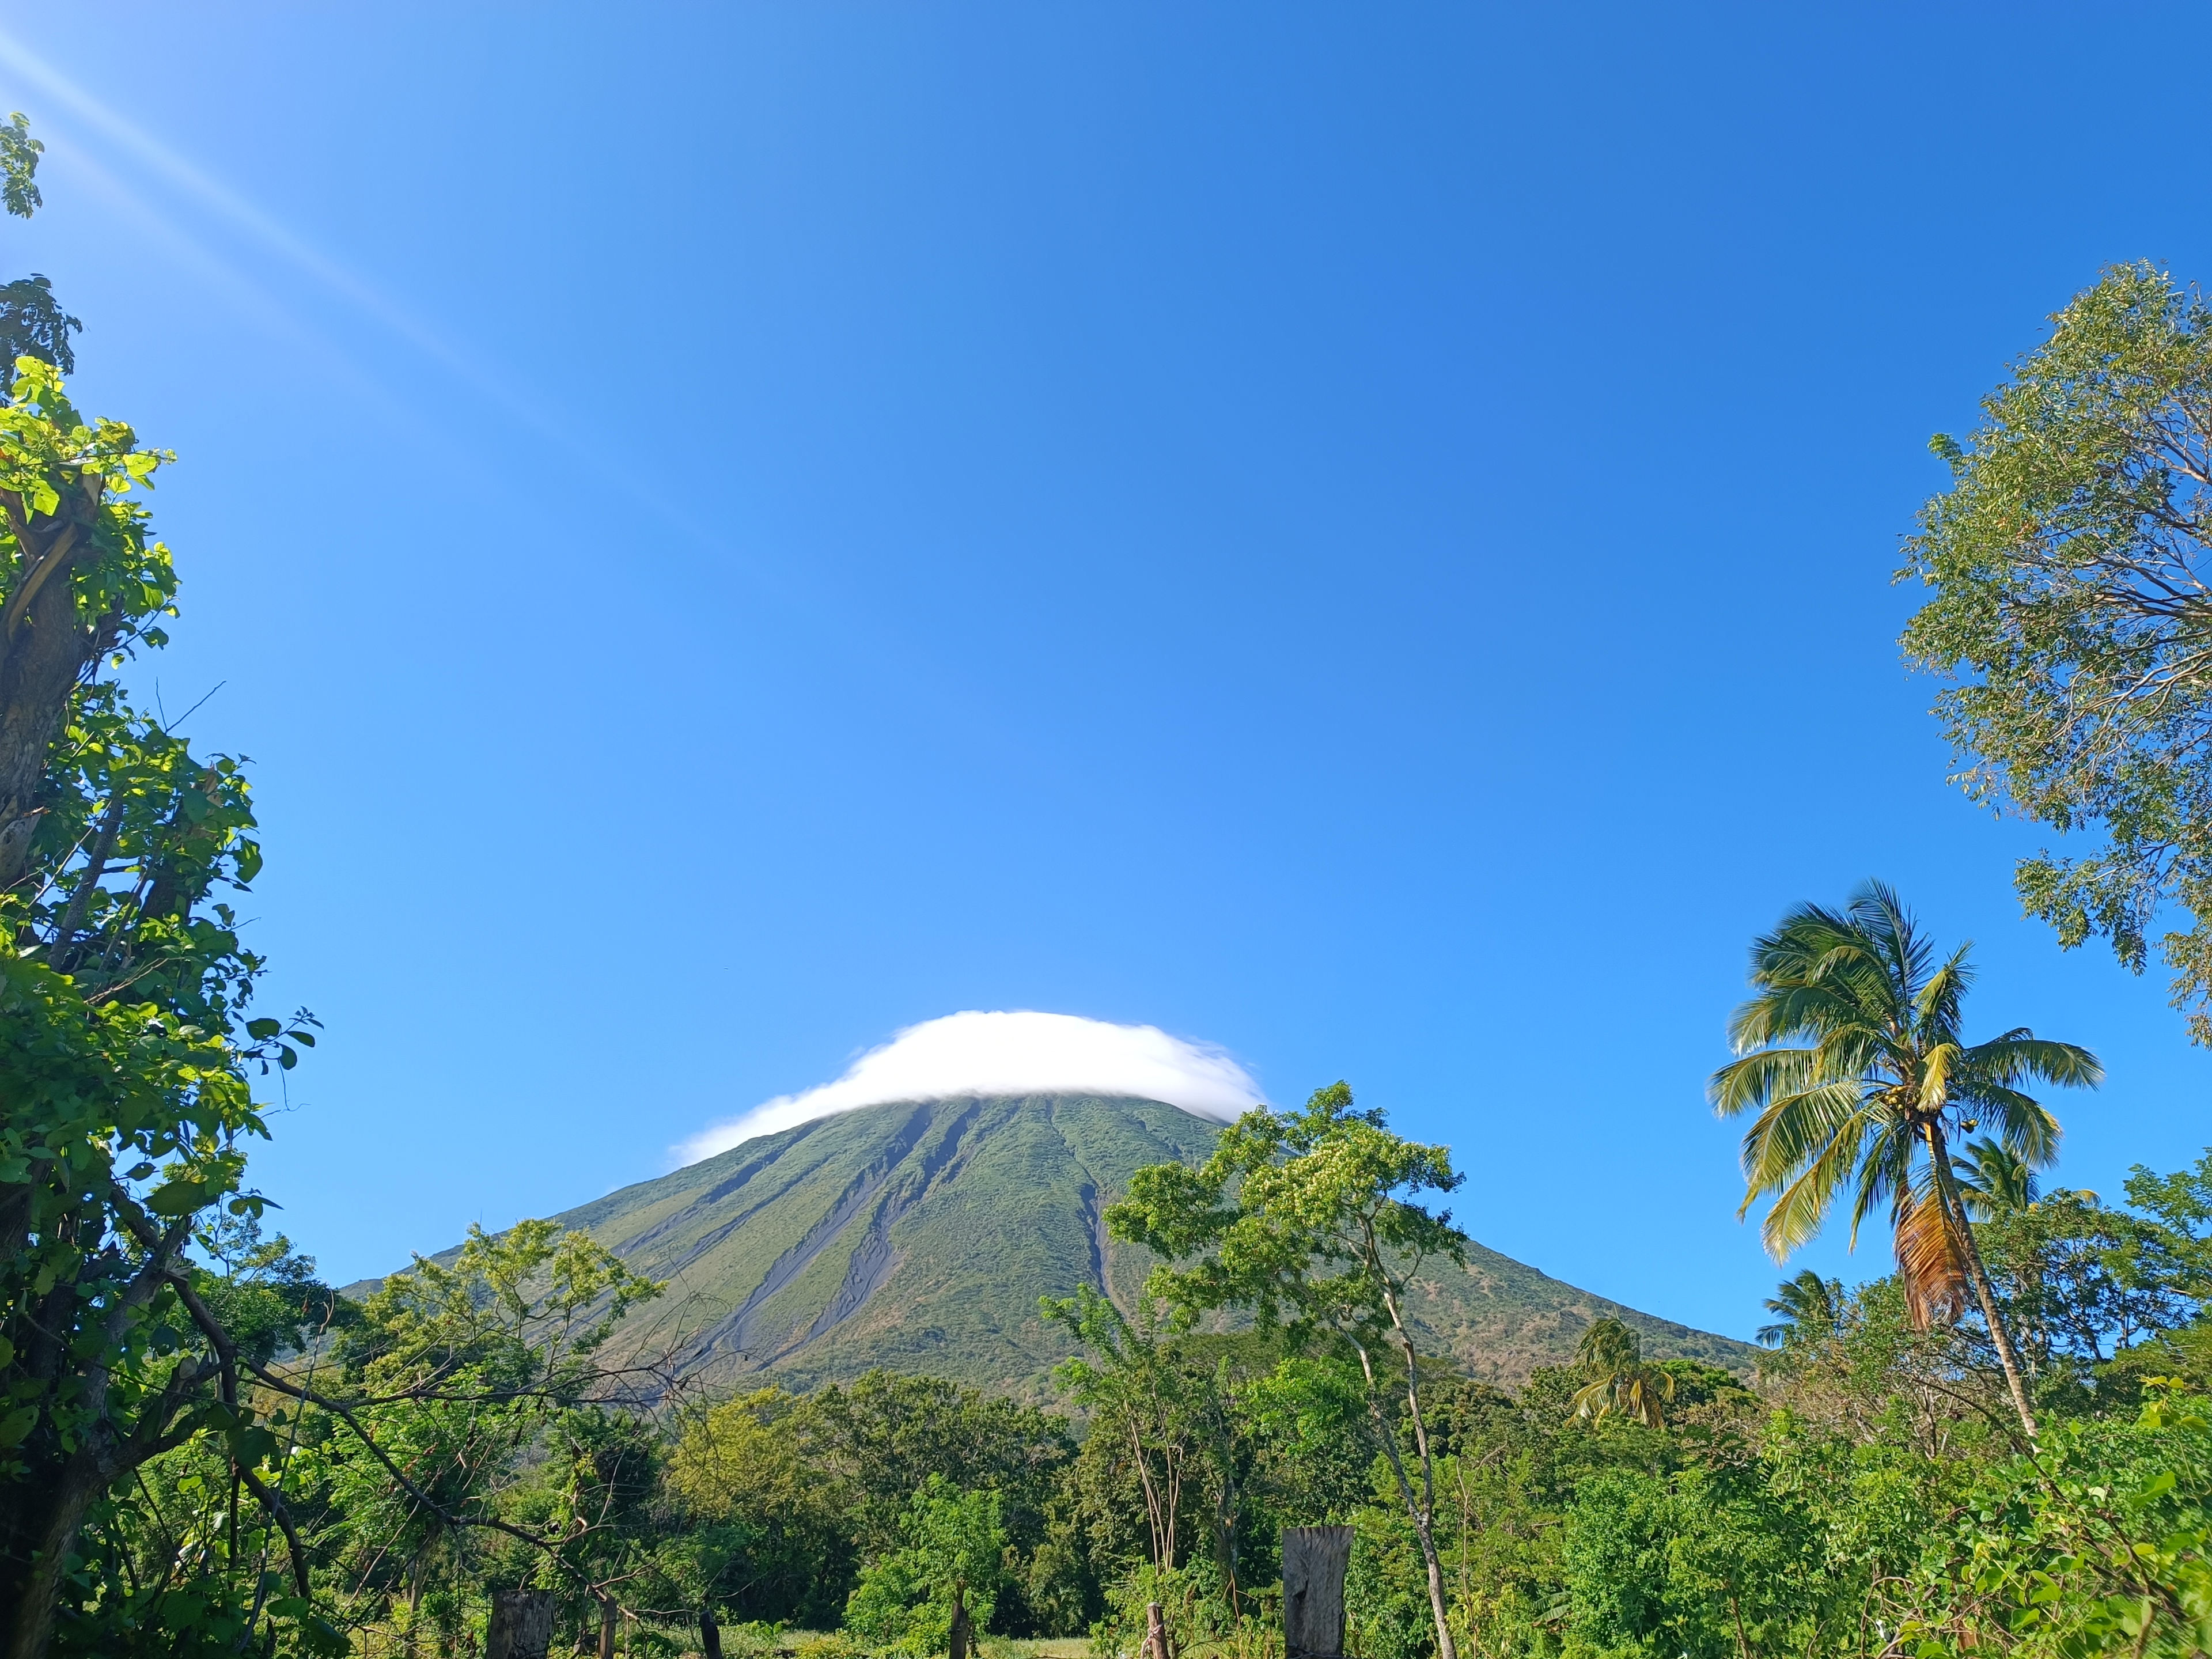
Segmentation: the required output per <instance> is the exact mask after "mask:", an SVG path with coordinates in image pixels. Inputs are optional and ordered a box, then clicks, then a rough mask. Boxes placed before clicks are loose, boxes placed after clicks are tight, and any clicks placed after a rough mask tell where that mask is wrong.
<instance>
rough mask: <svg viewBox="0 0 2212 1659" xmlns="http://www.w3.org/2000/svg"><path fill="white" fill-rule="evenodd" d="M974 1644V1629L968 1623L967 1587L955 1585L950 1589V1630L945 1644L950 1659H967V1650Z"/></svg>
mask: <svg viewBox="0 0 2212 1659" xmlns="http://www.w3.org/2000/svg"><path fill="white" fill-rule="evenodd" d="M946 1645H947V1646H948V1647H949V1648H950V1649H951V1659H968V1650H969V1649H970V1648H971V1647H973V1646H974V1645H975V1629H974V1627H973V1626H971V1625H970V1624H969V1621H968V1586H967V1585H965V1584H955V1585H954V1586H953V1587H952V1629H951V1632H950V1639H949V1640H948V1642H947V1644H946Z"/></svg>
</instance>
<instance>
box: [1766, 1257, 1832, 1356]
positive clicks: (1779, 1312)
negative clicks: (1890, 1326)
mask: <svg viewBox="0 0 2212 1659" xmlns="http://www.w3.org/2000/svg"><path fill="white" fill-rule="evenodd" d="M1766 1311H1767V1312H1769V1313H1771V1314H1774V1315H1776V1316H1778V1317H1777V1318H1776V1320H1775V1322H1774V1323H1772V1324H1771V1325H1762V1326H1760V1327H1759V1340H1760V1341H1761V1342H1763V1343H1765V1345H1766V1346H1768V1347H1770V1348H1778V1347H1780V1346H1782V1345H1783V1344H1784V1343H1785V1342H1787V1341H1788V1340H1790V1338H1791V1337H1793V1336H1813V1335H1820V1336H1825V1335H1826V1334H1828V1333H1829V1332H1830V1331H1832V1330H1833V1329H1835V1328H1836V1321H1837V1320H1838V1319H1839V1318H1841V1317H1842V1316H1843V1311H1844V1281H1843V1280H1842V1279H1823V1278H1821V1277H1820V1274H1819V1273H1815V1272H1814V1270H1813V1269H1812V1268H1810V1267H1808V1268H1806V1269H1805V1271H1804V1272H1802V1273H1799V1274H1798V1275H1797V1277H1796V1278H1795V1279H1784V1280H1783V1281H1782V1284H1781V1285H1780V1287H1779V1288H1778V1289H1777V1290H1776V1291H1775V1292H1774V1294H1773V1295H1772V1296H1770V1297H1767V1298H1766Z"/></svg>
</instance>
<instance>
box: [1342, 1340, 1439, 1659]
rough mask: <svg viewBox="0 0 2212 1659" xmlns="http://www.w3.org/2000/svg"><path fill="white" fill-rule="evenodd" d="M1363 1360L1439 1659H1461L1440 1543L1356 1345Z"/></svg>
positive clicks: (1379, 1436)
mask: <svg viewBox="0 0 2212 1659" xmlns="http://www.w3.org/2000/svg"><path fill="white" fill-rule="evenodd" d="M1353 1352H1356V1353H1357V1354H1358V1356H1359V1370H1360V1373H1361V1375H1362V1376H1364V1377H1365V1378H1366V1379H1367V1413H1368V1415H1369V1416H1370V1417H1372V1418H1373V1419H1375V1437H1376V1439H1377V1440H1379V1441H1381V1442H1382V1443H1383V1455H1384V1456H1385V1457H1387V1458H1389V1461H1390V1473H1391V1474H1393V1475H1395V1477H1397V1481H1398V1496H1399V1497H1400V1498H1402V1499H1403V1500H1404V1501H1405V1504H1406V1514H1407V1516H1408V1517H1409V1518H1410V1519H1411V1520H1412V1521H1413V1535H1414V1536H1415V1537H1416V1538H1418V1539H1419V1541H1420V1544H1421V1560H1422V1562H1423V1564H1424V1565H1425V1566H1426V1567H1427V1569H1428V1577H1429V1616H1430V1617H1431V1619H1433V1620H1435V1621H1436V1626H1437V1659H1459V1644H1457V1643H1456V1642H1455V1641H1453V1640H1452V1633H1451V1617H1450V1611H1449V1608H1448V1607H1446V1606H1445V1603H1444V1564H1443V1559H1442V1558H1441V1557H1439V1556H1438V1555H1437V1541H1436V1535H1435V1533H1434V1530H1433V1529H1432V1528H1431V1525H1430V1514H1429V1510H1427V1509H1426V1508H1425V1507H1424V1506H1423V1505H1422V1503H1421V1500H1420V1498H1419V1495H1418V1494H1417V1493H1416V1492H1414V1491H1413V1481H1412V1480H1409V1479H1408V1478H1407V1474H1406V1460H1405V1458H1404V1457H1403V1456H1402V1455H1400V1453H1399V1450H1398V1436H1397V1433H1396V1431H1395V1430H1393V1429H1392V1428H1391V1426H1390V1419H1389V1418H1387V1417H1385V1416H1384V1415H1383V1401H1382V1396H1381V1394H1380V1391H1379V1390H1378V1389H1376V1383H1375V1367H1374V1365H1373V1364H1372V1363H1371V1362H1370V1360H1369V1358H1368V1356H1367V1350H1366V1349H1365V1348H1364V1347H1361V1346H1358V1344H1357V1343H1355V1344H1354V1345H1353Z"/></svg>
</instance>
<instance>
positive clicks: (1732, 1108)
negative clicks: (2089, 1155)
mask: <svg viewBox="0 0 2212 1659" xmlns="http://www.w3.org/2000/svg"><path fill="white" fill-rule="evenodd" d="M1972 981H1973V969H1972V967H1970V966H1969V964H1968V963H1967V961H1966V946H1964V945H1961V946H1960V948H1959V949H1958V950H1956V951H1953V952H1952V953H1951V954H1950V955H1949V956H1948V957H1945V958H1943V959H1942V961H1941V962H1938V961H1937V960H1936V953H1935V951H1934V948H1933V947H1932V946H1931V945H1929V942H1928V941H1927V939H1924V938H1923V937H1922V935H1921V933H1920V932H1919V930H1918V928H1917V927H1916V925H1915V924H1914V921H1913V919H1912V917H1911V914H1910V913H1909V912H1908V911H1907V910H1906V909H1905V905H1904V903H1903V902H1902V901H1901V900H1900V899H1899V897H1898V896H1897V894H1896V893H1895V892H1894V891H1893V890H1892V889H1890V888H1889V887H1887V886H1886V885H1884V884H1881V883H1880V882H1869V883H1868V884H1865V885H1864V886H1863V887H1861V888H1860V889H1858V890H1857V891H1856V892H1854V893H1853V894H1852V895H1851V896H1850V899H1849V900H1848V901H1847V902H1845V905H1844V908H1843V909H1841V910H1833V909H1830V908H1826V907H1825V906H1822V905H1817V904H1804V905H1800V906H1799V907H1797V908H1796V909H1794V910H1792V911H1791V912H1790V914H1789V915H1786V916H1784V918H1783V919H1782V922H1781V925H1780V926H1778V927H1776V928H1775V929H1774V931H1773V932H1772V933H1767V934H1765V935H1764V936H1762V937H1761V938H1759V939H1757V940H1756V941H1754V942H1753V945H1752V951H1751V983H1752V987H1753V995H1752V997H1751V1000H1749V1001H1747V1002H1746V1003H1745V1004H1744V1005H1743V1006H1741V1007H1740V1008H1738V1009H1737V1010H1736V1012H1735V1017H1734V1018H1732V1019H1731V1020H1730V1021H1729V1042H1730V1043H1731V1044H1732V1046H1733V1047H1734V1048H1735V1052H1736V1054H1737V1058H1736V1059H1735V1060H1731V1061H1730V1062H1729V1064H1728V1065H1726V1066H1722V1067H1721V1069H1720V1070H1719V1071H1717V1072H1716V1073H1713V1077H1712V1082H1711V1085H1710V1093H1711V1097H1712V1102H1713V1108H1714V1109H1715V1110H1716V1111H1717V1112H1718V1113H1719V1114H1720V1115H1722V1116H1723V1117H1734V1116H1736V1115H1739V1114H1741V1113H1744V1112H1751V1113H1753V1114H1755V1115H1754V1117H1753V1121H1752V1125H1751V1127H1750V1128H1749V1129H1748V1130H1747V1131H1746V1132H1745V1133H1744V1137H1743V1173H1744V1195H1743V1205H1742V1207H1741V1209H1740V1210H1739V1211H1738V1212H1737V1213H1738V1214H1741V1213H1743V1212H1746V1211H1748V1210H1749V1209H1750V1208H1751V1206H1752V1205H1753V1204H1754V1203H1756V1202H1757V1201H1758V1200H1760V1199H1761V1198H1765V1197H1770V1196H1771V1198H1772V1200H1773V1203H1772V1204H1771V1206H1770V1207H1769V1208H1768V1210H1767V1212H1766V1217H1765V1222H1764V1223H1763V1224H1762V1225H1761V1228H1760V1232H1761V1236H1762V1237H1763V1238H1764V1240H1765V1244H1766V1248H1767V1250H1768V1252H1769V1253H1770V1254H1771V1255H1773V1256H1774V1258H1775V1259H1776V1260H1777V1261H1784V1260H1786V1259H1787V1258H1788V1256H1789V1255H1790V1252H1791V1251H1792V1250H1795V1249H1797V1248H1798V1247H1800V1246H1801V1245H1802V1244H1804V1243H1806V1242H1807V1241H1808V1240H1809V1239H1811V1238H1812V1237H1814V1234H1816V1233H1818V1232H1819V1231H1820V1228H1821V1226H1822V1225H1823V1224H1824V1223H1826V1220H1827V1218H1828V1215H1829V1212H1831V1211H1832V1209H1833V1208H1834V1207H1835V1205H1836V1201H1837V1200H1838V1199H1839V1198H1840V1197H1842V1196H1843V1195H1844V1194H1845V1193H1846V1192H1849V1193H1850V1200H1851V1237H1852V1240H1853V1242H1854V1243H1856V1242H1857V1237H1858V1230H1859V1228H1860V1226H1861V1225H1862V1224H1863V1223H1864V1222H1865V1221H1866V1219H1867V1218H1869V1216H1873V1215H1875V1214H1877V1213H1878V1212H1881V1210H1882V1209H1883V1208H1885V1207H1887V1210H1888V1211H1889V1222H1890V1227H1891V1231H1892V1234H1893V1238H1894V1241H1895V1243H1896V1247H1897V1265H1898V1273H1899V1278H1900V1279H1902V1280H1903V1281H1904V1285H1905V1294H1906V1297H1907V1301H1908V1304H1909V1305H1910V1306H1911V1309H1912V1310H1913V1315H1914V1317H1915V1318H1916V1319H1917V1320H1919V1321H1921V1322H1923V1323H1925V1322H1934V1321H1936V1320H1937V1319H1941V1318H1945V1317H1955V1316H1957V1314H1958V1312H1959V1311H1960V1310H1961V1308H1962V1307H1963V1304H1964V1300H1965V1296H1964V1292H1965V1290H1966V1287H1967V1286H1968V1285H1971V1287H1972V1293H1973V1296H1974V1298H1975V1300H1976V1301H1978V1303H1979V1304H1980V1305H1981V1310H1982V1316H1983V1317H1984V1319H1985V1320H1986V1321H1987V1322H1989V1328H1990V1341H1991V1342H1992V1343H1993V1344H1994V1345H1995V1346H1996V1353H1997V1363H1998V1364H1999V1365H2001V1366H2002V1368H2003V1370H2004V1376H2005V1385H2006V1387H2007V1388H2008V1389H2009V1390H2010V1392H2011V1395H2012V1401H2013V1406H2014V1407H2015V1410H2017V1411H2018V1412H2019V1413H2020V1422H2021V1428H2022V1429H2023V1430H2024V1431H2026V1432H2027V1436H2028V1437H2029V1438H2030V1439H2031V1440H2032V1439H2033V1438H2034V1437H2035V1434H2036V1426H2035V1413H2034V1412H2033V1410H2032V1409H2031V1408H2030V1407H2029V1405H2028V1401H2027V1384H2026V1383H2025V1382H2024V1381H2023V1379H2022V1376H2021V1366H2020V1359H2019V1356H2018V1354H2017V1352H2015V1348H2014V1346H2013V1342H2012V1337H2011V1334H2010V1333H2009V1332H2008V1330H2007V1329H2006V1328H2005V1323H2004V1319H2003V1316H2002V1314H2001V1313H2000V1312H1999V1310H1998V1308H1997V1302H1996V1293H1995V1292H1994V1291H1992V1290H1991V1289H1990V1276H1989V1273H1987V1271H1986V1270H1985V1269H1984V1267H1983V1266H1982V1258H1981V1253H1980V1251H1979V1250H1978V1249H1977V1248H1976V1246H1975V1243H1974V1237H1973V1230H1972V1228H1971V1227H1970V1226H1968V1225H1967V1224H1966V1212H1965V1210H1964V1209H1963V1207H1962V1206H1961V1204H1960V1197H1959V1188H1958V1182H1957V1179H1956V1177H1955V1176H1954V1174H1953V1172H1952V1167H1951V1152H1950V1144H1951V1140H1952V1138H1953V1137H1954V1135H1956V1136H1962V1135H1963V1134H1964V1133H1966V1131H1968V1130H1969V1129H1971V1128H1974V1127H1982V1126H1983V1125H1987V1126H1988V1127H1989V1128H1990V1131H1991V1132H1992V1133H1991V1139H1995V1140H1996V1141H1997V1142H1998V1143H1999V1144H2000V1145H2002V1146H2003V1148H2004V1149H2005V1151H2006V1152H2008V1153H2010V1154H2011V1155H2012V1156H2013V1157H2014V1158H2018V1159H2019V1160H2020V1161H2021V1163H2022V1164H2026V1165H2027V1166H2028V1167H2030V1168H2035V1167H2041V1166H2047V1165H2048V1164H2050V1163H2051V1161H2052V1159H2053V1158H2055V1157H2056V1156H2057V1149H2058V1133H2059V1131H2058V1122H2057V1119H2055V1118H2054V1117H2052V1116H2051V1114H2050V1113H2049V1112H2048V1111H2046V1110H2045V1109H2044V1107H2043V1106H2042V1104H2041V1103H2039V1102H2038V1101H2037V1100H2035V1099H2034V1097H2032V1096H2030V1095H2027V1094H2026V1093H2023V1092H2022V1091H2021V1086H2020V1085H2022V1084H2026V1083H2033V1082H2045V1083H2053V1084H2058V1085H2065V1086H2081V1087H2088V1088H2093V1087H2095V1086H2096V1085H2097V1084H2098V1083H2100V1081H2102V1080H2103V1078H2104V1068H2103V1067H2102V1066H2100V1065H2099V1064H2098V1062H2097V1058H2096V1056H2095V1055H2093V1054H2091V1053H2090V1052H2089V1051H2088V1050H2087V1049H2086V1048H2076V1047H2075V1046H2074V1045H2073V1044H2072V1043H2069V1042H2049V1041H2047V1040H2045V1039H2043V1038H2039V1037H2038V1036H2036V1035H2035V1034H2034V1033H2033V1032H2032V1031H2030V1030H2027V1028H2026V1027H2025V1026H2022V1027H2020V1028H2017V1029H2015V1030H2009V1031H2007V1032H2004V1033H2003V1034H2002V1035H2001V1036H1995V1037H1991V1038H1990V1039H1989V1040H1988V1041H1987V1042H1978V1043H1974V1044H1971V1045H1970V1044H1968V1043H1967V1042H1966V1040H1965V1039H1964V1037H1963V1036H1961V1035H1960V1008H1959V1005H1960V1001H1961V1000H1963V999H1964V997H1965V995H1966V988H1967V987H1968V986H1969V985H1971V984H1972Z"/></svg>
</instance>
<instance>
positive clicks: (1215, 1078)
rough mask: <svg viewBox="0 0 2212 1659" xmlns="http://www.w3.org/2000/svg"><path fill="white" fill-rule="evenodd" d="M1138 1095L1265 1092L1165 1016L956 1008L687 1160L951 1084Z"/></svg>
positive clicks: (1224, 1111) (1190, 1102)
mask: <svg viewBox="0 0 2212 1659" xmlns="http://www.w3.org/2000/svg"><path fill="white" fill-rule="evenodd" d="M1075 1092H1082V1093H1085V1094H1099V1095H1135V1096H1137V1097H1140V1098H1142V1099H1146V1100H1162V1101H1165V1102H1166V1103H1168V1104H1169V1105H1170V1106H1180V1107H1182V1109H1184V1110H1185V1111H1187V1112H1195V1113H1196V1114H1198V1115H1200V1117H1210V1118H1214V1119H1217V1120H1218V1121H1221V1122H1224V1123H1225V1122H1227V1121H1230V1120H1231V1119H1232V1118H1234V1117H1236V1116H1237V1115H1238V1114H1239V1113H1241V1112H1243V1110H1244V1109H1246V1108H1247V1107H1249V1106H1253V1105H1255V1104H1257V1103H1258V1102H1259V1099H1260V1089H1259V1085H1257V1084H1255V1082H1253V1080H1252V1079H1251V1076H1250V1074H1249V1073H1247V1072H1246V1071H1245V1070H1244V1068H1243V1066H1239V1065H1238V1064H1237V1062H1236V1061H1235V1060H1231V1058H1230V1057H1229V1055H1228V1054H1227V1053H1226V1052H1225V1051H1224V1050H1223V1049H1220V1048H1215V1047H1214V1046H1212V1044H1211V1043H1201V1042H1185V1041H1184V1040H1183V1039H1182V1038H1181V1037H1173V1036H1169V1035H1168V1034H1167V1033H1166V1032H1165V1031H1163V1030H1160V1029H1159V1027H1158V1026H1157V1025H1109V1024H1107V1023H1106V1022H1105V1021H1104V1020H1098V1019H1083V1018H1078V1017H1077V1016H1076V1015H1073V1014H1037V1013H1026V1012H1021V1013H982V1012H973V1011H971V1012H967V1013H960V1014H947V1015H945V1018H942V1019H932V1020H925V1021H924V1022H923V1023H922V1024H920V1025H909V1026H908V1027H907V1028H906V1030H903V1031H901V1032H899V1033H898V1034H897V1035H896V1036H894V1037H893V1038H892V1039H891V1040H890V1042H886V1043H884V1044H883V1045H881V1046H880V1047H878V1048H871V1049H869V1050H868V1052H867V1053H866V1054H862V1055H861V1056H860V1059H858V1060H855V1061H854V1062H853V1064H852V1065H851V1066H849V1067H848V1068H847V1070H846V1072H845V1074H844V1076H842V1077H841V1078H839V1079H837V1080H836V1082H835V1083H824V1084H822V1085H819V1086H818V1087H816V1088H812V1089H808V1090H806V1091H804V1092H803V1093H800V1094H795V1095H779V1096H777V1097H775V1099H774V1100H769V1101H763V1103H761V1104H759V1105H757V1106H756V1107H754V1108H753V1109H752V1110H750V1111H749V1112H745V1113H743V1114H740V1115H738V1116H737V1117H733V1118H731V1119H729V1120H727V1121H724V1122H721V1123H717V1124H714V1125H713V1126H711V1127H708V1128H705V1129H702V1130H701V1131H700V1132H699V1133H697V1134H696V1135H694V1136H692V1137H691V1139H689V1140H687V1141H685V1142H684V1144H683V1145H682V1146H679V1147H678V1148H677V1149H676V1152H677V1158H678V1161H679V1162H681V1163H684V1164H696V1163H697V1162H698V1161H699V1160H700V1159H701V1158H708V1157H711V1156H712V1155H713V1154H714V1153H716V1152H722V1151H725V1150H726V1149H727V1148H729V1147H732V1146H736V1145H737V1144H738V1142H739V1141H743V1140H750V1139H753V1138H754V1137H755V1136H757V1135H767V1134H774V1133H775V1132H776V1131H777V1130H779V1129H788V1128H791V1127H794V1126H795V1125H798V1124H801V1123H805V1122H808V1121H811V1120H812V1119H815V1118H817V1117H828V1116H829V1115H830V1114H831V1113H833V1112H849V1111H852V1110H854V1109H855V1108H857V1107H861V1106H878V1105H881V1104H883V1103H884V1102H886V1101H894V1100H939V1099H943V1098H945V1097H948V1096H953V1095H1033V1094H1071V1093H1075Z"/></svg>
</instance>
